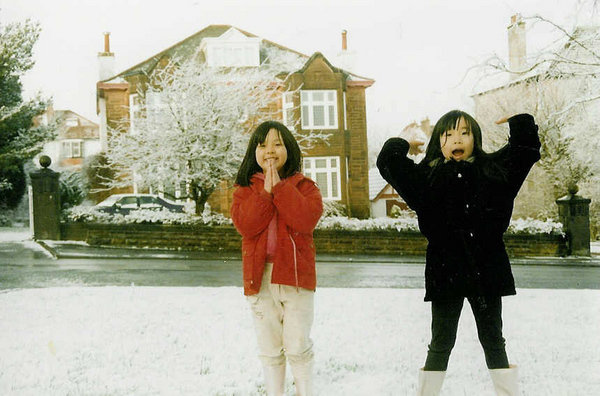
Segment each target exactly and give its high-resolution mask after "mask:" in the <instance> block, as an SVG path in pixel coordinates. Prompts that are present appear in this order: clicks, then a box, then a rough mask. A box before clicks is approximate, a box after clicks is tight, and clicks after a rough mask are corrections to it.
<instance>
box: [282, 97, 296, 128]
mask: <svg viewBox="0 0 600 396" xmlns="http://www.w3.org/2000/svg"><path fill="white" fill-rule="evenodd" d="M281 100H282V105H281V109H282V111H283V124H284V125H285V126H286V127H288V128H289V129H290V130H291V129H295V128H294V126H295V124H296V123H295V122H294V93H293V92H284V93H283V95H282V99H281Z"/></svg>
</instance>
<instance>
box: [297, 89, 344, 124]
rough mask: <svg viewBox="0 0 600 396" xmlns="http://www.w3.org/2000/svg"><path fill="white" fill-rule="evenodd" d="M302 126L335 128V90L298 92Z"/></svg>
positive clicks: (336, 122) (336, 121)
mask: <svg viewBox="0 0 600 396" xmlns="http://www.w3.org/2000/svg"><path fill="white" fill-rule="evenodd" d="M300 106H301V112H302V128H303V129H308V128H317V129H337V127H338V120H337V118H338V117H337V113H338V112H337V91H335V90H319V91H308V90H303V91H301V92H300Z"/></svg>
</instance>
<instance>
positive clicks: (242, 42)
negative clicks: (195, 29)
mask: <svg viewBox="0 0 600 396" xmlns="http://www.w3.org/2000/svg"><path fill="white" fill-rule="evenodd" d="M202 45H203V47H204V52H205V55H206V62H207V63H208V65H209V66H213V67H249V66H259V65H260V38H258V37H248V36H246V35H245V34H243V33H242V32H240V31H239V30H237V29H234V28H231V29H229V30H228V31H227V32H225V33H223V34H222V35H221V36H220V37H207V38H205V39H203V40H202Z"/></svg>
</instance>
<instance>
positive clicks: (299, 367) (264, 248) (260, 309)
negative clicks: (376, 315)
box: [231, 121, 323, 396]
mask: <svg viewBox="0 0 600 396" xmlns="http://www.w3.org/2000/svg"><path fill="white" fill-rule="evenodd" d="M300 161H301V154H300V148H299V147H298V143H297V142H296V140H295V139H294V137H293V135H292V134H291V132H290V131H289V130H288V129H287V128H286V127H285V126H284V125H283V124H281V123H279V122H276V121H267V122H264V123H262V124H260V125H259V126H258V127H257V128H256V130H255V131H254V133H253V134H252V136H251V137H250V142H249V144H248V149H247V151H246V155H245V157H244V160H243V161H242V165H241V166H240V170H239V172H238V175H237V179H236V185H237V189H236V190H235V192H234V194H233V205H232V207H231V218H232V219H233V224H234V225H235V227H236V229H237V230H238V232H239V233H240V234H241V235H242V262H243V267H244V268H243V274H244V294H245V295H246V296H247V297H246V298H247V300H248V302H249V304H250V308H251V310H252V316H253V319H254V327H255V330H256V336H257V340H258V350H259V358H260V360H261V363H262V365H263V372H264V376H265V388H266V391H267V395H269V396H271V395H277V396H281V395H283V392H284V383H285V368H286V358H287V360H288V361H289V363H290V367H291V369H292V375H293V377H294V383H295V385H296V394H297V395H301V396H310V395H312V368H313V351H312V341H311V339H310V330H311V326H312V322H313V312H314V310H313V299H314V291H315V287H316V271H315V246H314V243H313V236H312V233H313V230H314V228H315V226H316V225H317V222H318V221H319V218H320V217H321V213H322V211H323V203H322V199H321V192H320V191H319V189H318V188H317V186H316V185H315V183H314V182H313V181H312V180H310V179H308V178H306V177H304V176H303V175H302V173H300V163H301V162H300Z"/></svg>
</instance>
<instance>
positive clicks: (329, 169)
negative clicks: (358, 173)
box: [303, 157, 342, 201]
mask: <svg viewBox="0 0 600 396" xmlns="http://www.w3.org/2000/svg"><path fill="white" fill-rule="evenodd" d="M317 160H325V161H326V166H325V167H322V168H317V167H316V162H317ZM332 160H335V166H332V165H331V161H332ZM303 165H304V166H303V169H304V174H305V175H306V176H307V177H309V178H311V179H312V180H314V181H315V182H316V181H317V173H326V174H327V185H326V186H321V185H319V189H320V190H321V195H322V196H323V200H325V201H340V200H341V199H342V175H341V166H340V157H304V163H303ZM307 165H308V166H307ZM334 172H335V173H336V175H337V180H336V188H337V194H336V195H333V183H331V177H332V174H333V173H334Z"/></svg>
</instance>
